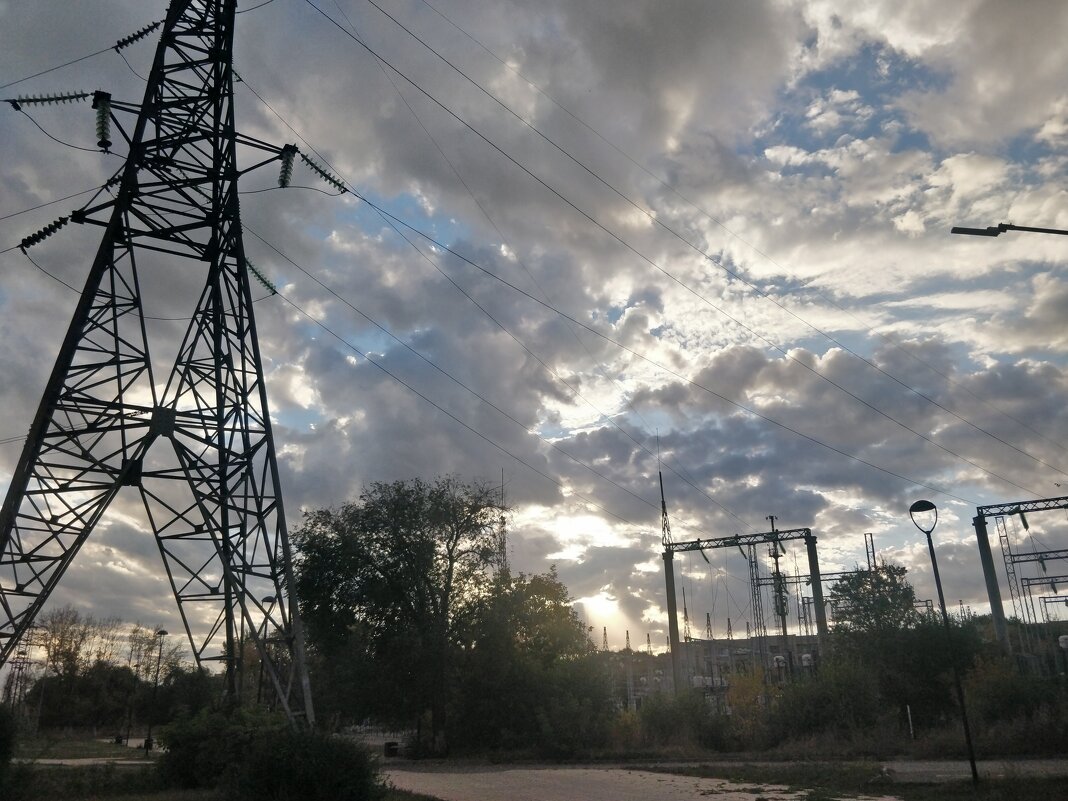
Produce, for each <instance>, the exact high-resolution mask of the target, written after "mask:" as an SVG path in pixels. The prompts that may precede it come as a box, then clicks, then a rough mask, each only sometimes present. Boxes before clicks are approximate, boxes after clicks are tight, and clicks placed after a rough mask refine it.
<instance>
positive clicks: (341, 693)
mask: <svg viewBox="0 0 1068 801" xmlns="http://www.w3.org/2000/svg"><path fill="white" fill-rule="evenodd" d="M502 513H503V509H502V507H501V505H500V503H499V502H498V499H497V493H496V490H495V489H494V488H491V487H489V486H488V485H485V484H481V483H471V484H467V483H464V482H462V481H459V480H458V479H456V478H452V477H445V478H438V479H436V480H435V481H434V482H432V483H428V482H425V481H422V480H420V479H413V480H409V481H395V482H393V483H389V484H385V483H376V484H372V485H371V486H370V487H368V488H367V489H366V490H365V491H364V492H363V493H362V494H361V495H360V498H359V500H358V501H357V502H354V503H348V504H345V505H344V506H342V507H340V508H339V509H324V510H319V511H315V512H310V513H308V514H306V515H305V519H304V523H303V525H302V526H301V528H300V529H299V530H298V531H297V532H296V533H295V534H294V543H295V545H296V549H297V557H296V559H295V562H294V567H295V573H296V583H297V594H298V597H299V598H300V601H301V614H302V615H303V618H304V620H305V621H306V624H307V629H308V638H309V645H310V646H311V647H312V649H313V650H314V651H316V652H317V653H318V654H320V655H321V656H322V657H323V659H322V660H321V661H320V663H319V668H320V669H321V670H322V672H324V673H325V674H326V675H327V677H328V678H329V679H331V680H332V683H334V684H335V685H336V686H337V687H338V689H337V690H336V691H335V694H334V695H333V697H328V699H327V703H328V704H330V703H333V704H334V705H335V710H336V711H337V712H338V713H341V714H345V715H346V716H350V717H351V716H358V717H362V716H365V715H368V714H373V715H376V716H378V717H380V718H386V719H390V718H392V719H394V720H396V719H397V718H402V719H403V720H400V721H396V722H404V723H408V724H411V723H413V722H414V723H418V721H420V720H421V719H422V716H423V715H424V713H429V716H430V728H431V732H432V745H433V747H434V748H436V749H440V748H442V747H443V745H444V741H443V732H444V730H445V728H444V727H445V719H446V707H447V698H448V693H449V677H450V672H451V670H450V662H451V659H450V658H451V650H452V648H453V646H454V645H455V642H456V635H457V633H458V631H459V630H460V629H461V628H462V627H463V620H464V618H465V616H466V615H468V614H470V613H471V611H472V610H473V609H474V608H475V605H476V603H477V601H478V599H479V598H481V597H482V596H483V595H484V594H485V593H486V591H487V589H488V586H489V582H488V581H487V577H488V574H489V571H490V570H491V568H492V567H494V566H495V565H496V564H497V562H498V560H499V555H500V553H501V547H500V545H501V536H502V526H501V515H502ZM320 686H322V683H320Z"/></svg>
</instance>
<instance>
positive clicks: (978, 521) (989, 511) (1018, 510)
mask: <svg viewBox="0 0 1068 801" xmlns="http://www.w3.org/2000/svg"><path fill="white" fill-rule="evenodd" d="M1056 509H1068V496H1063V495H1062V496H1059V497H1056V498H1038V499H1035V500H1027V501H1012V502H1010V503H998V504H990V505H989V506H977V507H976V509H975V517H974V518H972V525H973V526H974V528H975V538H976V544H977V545H978V547H979V560H980V562H981V563H982V566H983V576H984V578H985V580H986V592H987V597H988V598H989V600H990V613H991V617H992V618H993V622H994V634H995V636H996V637H997V640H998V642H999V643H1001V645H1002V647H1003V648H1005V649H1006V650H1007V651H1009V652H1010V653H1011V651H1012V644H1011V642H1010V641H1009V636H1008V626H1007V624H1006V621H1005V607H1004V605H1003V604H1002V601H1001V589H1000V587H999V586H998V576H997V572H996V571H995V569H994V557H993V554H992V553H991V550H990V539H989V536H988V534H987V525H986V521H987V518H989V517H993V518H995V519H996V518H998V517H1005V516H1007V515H1013V514H1018V515H1020V519H1021V521H1024V525H1025V527H1026V525H1027V524H1026V519H1027V518H1026V513H1028V512H1048V511H1053V510H1056ZM1003 528H1004V522H1002V524H1001V527H1000V528H999V534H1000V532H1001V531H1002V530H1003ZM1003 544H1004V540H1003ZM1050 553H1051V554H1053V553H1057V554H1059V553H1062V552H1059V551H1055V552H1050ZM1003 555H1004V556H1005V558H1006V565H1007V569H1008V570H1009V581H1010V589H1009V592H1010V594H1012V593H1013V592H1014V590H1016V587H1014V586H1013V584H1012V579H1013V577H1014V576H1015V569H1014V568H1012V567H1011V565H1015V563H1016V562H1018V561H1022V560H1019V559H1018V556H1017V555H1016V554H1003ZM1045 558H1054V557H1052V556H1048V557H1045ZM1056 558H1060V557H1059V556H1058V557H1056ZM1034 561H1043V560H1042V559H1039V558H1038V557H1037V556H1036V558H1035V560H1034ZM1010 562H1011V565H1010ZM1012 600H1013V606H1014V608H1015V606H1016V603H1017V598H1016V597H1013V598H1012ZM1021 605H1022V604H1021ZM1030 611H1031V612H1032V616H1033V612H1034V610H1033V609H1032V610H1030Z"/></svg>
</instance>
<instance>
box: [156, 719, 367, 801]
mask: <svg viewBox="0 0 1068 801" xmlns="http://www.w3.org/2000/svg"><path fill="white" fill-rule="evenodd" d="M160 742H161V743H162V744H163V746H164V747H165V751H164V752H163V753H162V755H161V756H160V758H159V762H158V775H159V779H160V781H161V782H162V783H163V785H164V786H167V787H181V788H220V789H222V790H224V791H225V794H226V797H227V798H228V799H233V801H245V799H247V800H248V801H274V799H277V800H278V801H282V800H283V799H296V798H300V799H307V801H319V800H320V799H321V800H322V801H373V800H374V799H380V798H381V797H382V795H383V792H384V788H383V787H382V784H381V782H380V781H379V778H378V774H377V767H376V764H375V762H374V760H373V759H372V758H371V755H370V754H369V753H368V751H367V750H366V749H365V748H364V747H363V746H361V745H359V744H358V743H355V742H354V741H352V740H350V739H346V738H342V737H336V736H331V735H326V734H317V733H306V732H298V731H294V730H292V728H290V727H289V725H288V724H287V723H286V721H285V719H284V718H282V717H280V716H278V715H272V714H268V713H264V712H257V711H249V710H237V711H234V712H230V713H227V714H224V713H222V712H203V713H201V714H199V715H196V716H195V717H190V718H186V719H183V720H179V721H176V722H174V723H172V724H170V725H168V726H166V727H164V729H163V730H162V731H161V732H160Z"/></svg>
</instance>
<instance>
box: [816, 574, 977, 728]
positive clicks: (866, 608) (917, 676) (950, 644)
mask: <svg viewBox="0 0 1068 801" xmlns="http://www.w3.org/2000/svg"><path fill="white" fill-rule="evenodd" d="M907 572H908V571H907V569H906V568H904V567H902V566H900V565H892V564H887V563H883V564H881V565H879V566H878V567H876V568H875V569H874V570H861V571H857V572H855V573H853V574H851V575H848V576H845V577H843V578H842V579H839V581H837V582H836V583H835V585H834V586H833V587H832V588H831V591H830V593H829V594H830V598H831V603H832V604H835V610H836V611H835V621H836V624H837V625H836V628H835V636H834V644H835V651H834V654H833V656H832V658H833V659H834V660H837V661H840V662H843V663H845V664H844V665H840V666H839V669H842V668H843V667H848V666H853V667H861V668H863V669H864V670H867V671H870V673H871V675H872V676H873V677H874V678H875V680H876V682H877V685H878V688H879V699H880V703H881V705H882V706H883V707H884V708H889V709H892V708H895V707H896V708H897V709H898V710H899V714H900V717H901V719H902V720H904V719H906V716H907V715H908V714H909V713H911V717H912V720H913V723H914V724H915V725H916V726H917V727H918V728H919V727H922V726H929V725H934V724H936V723H938V722H939V721H940V720H941V719H942V718H944V717H945V716H946V715H947V714H949V713H950V712H951V711H952V708H953V705H954V701H953V698H952V696H951V693H950V687H951V684H950V681H951V675H952V673H951V671H952V667H953V664H954V663H956V664H957V668H958V669H959V670H961V671H962V672H963V671H967V670H968V668H969V667H970V666H971V665H972V663H973V661H974V659H975V656H976V655H977V654H978V653H979V652H980V650H981V643H980V641H979V637H978V633H977V631H976V629H975V627H974V626H970V625H968V626H965V625H961V624H958V623H954V624H953V625H952V628H951V631H950V633H949V635H948V636H947V634H946V632H945V630H944V629H943V628H942V624H941V621H939V620H937V619H935V618H933V617H931V616H929V615H927V616H925V615H921V614H919V613H918V612H917V611H916V592H915V590H913V588H912V585H911V584H909V582H908V580H907V579H906V578H905V576H906V574H907ZM906 710H907V711H906Z"/></svg>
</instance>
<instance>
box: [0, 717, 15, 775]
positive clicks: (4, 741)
mask: <svg viewBox="0 0 1068 801" xmlns="http://www.w3.org/2000/svg"><path fill="white" fill-rule="evenodd" d="M14 755H15V716H14V715H12V714H11V707H9V706H5V705H0V788H2V787H3V786H4V779H5V778H6V777H7V774H8V771H9V770H10V767H11V758H12V757H13V756H14Z"/></svg>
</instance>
